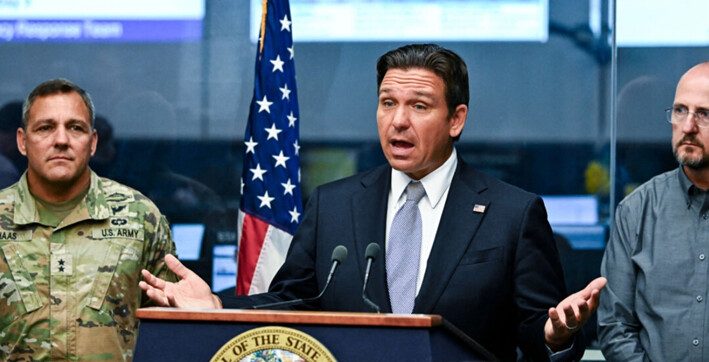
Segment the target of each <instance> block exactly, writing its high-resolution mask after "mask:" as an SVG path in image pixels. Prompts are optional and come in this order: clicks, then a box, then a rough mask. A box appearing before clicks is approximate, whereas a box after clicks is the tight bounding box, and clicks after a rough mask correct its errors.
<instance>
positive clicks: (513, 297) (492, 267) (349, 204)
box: [141, 44, 605, 360]
mask: <svg viewBox="0 0 709 362" xmlns="http://www.w3.org/2000/svg"><path fill="white" fill-rule="evenodd" d="M377 83H378V93H379V105H378V108H377V125H378V130H379V139H380V142H381V147H382V150H383V151H384V155H385V156H386V158H387V160H388V164H387V165H383V166H380V167H378V168H375V169H373V170H370V171H366V172H363V173H361V174H358V175H355V176H351V177H348V178H345V179H342V180H339V181H335V182H332V183H329V184H326V185H323V186H320V187H318V188H317V189H316V190H315V191H314V192H313V194H312V196H311V197H310V200H309V203H308V206H307V207H306V209H305V216H304V219H303V222H302V223H301V225H300V227H299V228H298V231H297V232H296V234H295V236H294V238H293V241H292V243H291V246H290V250H289V251H288V255H287V257H286V261H285V263H284V264H283V266H282V267H281V269H280V270H279V271H278V273H277V274H276V276H275V277H274V279H273V281H272V283H271V286H270V289H269V292H268V293H264V294H258V295H252V296H235V297H229V298H225V299H224V300H223V304H224V306H225V307H229V308H246V307H253V306H254V305H262V304H264V303H266V304H268V303H278V302H279V301H284V302H286V303H287V301H290V300H298V299H305V298H309V299H308V300H309V302H308V303H305V304H301V305H299V306H298V308H299V309H316V310H326V311H352V312H371V311H372V310H373V307H374V308H381V311H383V312H394V313H417V314H419V313H421V314H439V315H441V316H442V317H443V318H445V319H446V320H448V321H449V322H451V323H452V324H454V325H455V326H457V327H458V328H460V329H461V330H462V331H463V332H465V333H466V334H467V335H469V336H470V337H472V338H473V339H474V340H476V341H477V342H478V343H480V344H481V345H482V346H484V347H485V348H486V349H488V350H489V351H490V352H492V353H493V354H494V355H495V356H497V357H498V358H499V359H501V360H515V359H516V357H517V355H516V347H517V346H519V348H520V349H521V350H522V352H523V353H524V355H525V357H526V358H528V359H531V360H549V359H550V358H552V359H555V360H556V359H563V360H566V359H576V360H578V359H580V357H581V355H582V354H583V350H584V347H585V343H584V341H583V337H582V336H580V333H579V335H578V336H577V335H576V333H575V332H577V331H578V330H579V327H581V325H583V324H584V323H585V322H586V320H587V319H588V318H589V317H590V315H591V314H592V313H593V311H594V310H595V309H596V308H597V307H598V295H599V290H600V289H602V288H603V286H604V285H605V279H603V278H599V279H596V280H594V281H592V282H591V283H590V284H589V285H588V286H587V287H586V288H585V289H584V290H582V291H580V292H578V293H575V294H572V295H571V296H569V297H567V298H565V299H564V296H565V295H566V291H565V287H564V280H563V275H562V270H561V266H560V263H559V256H558V252H557V250H556V246H555V243H554V239H553V237H552V232H551V228H550V226H549V223H548V222H547V219H546V211H545V209H544V205H543V203H542V200H541V199H540V198H539V197H538V196H536V195H533V194H531V193H528V192H526V191H523V190H521V189H518V188H516V187H514V186H511V185H508V184H505V183H503V182H501V181H499V180H497V179H494V178H492V177H490V176H487V175H485V174H483V173H481V172H479V171H477V170H475V169H473V168H472V167H470V166H468V165H466V164H465V162H463V160H462V159H460V158H459V157H458V155H457V153H456V150H455V148H454V147H453V144H454V142H455V141H456V140H457V139H458V138H459V137H460V134H461V132H462V130H463V126H464V125H465V121H466V117H467V113H468V101H469V87H468V72H467V67H466V65H465V62H464V61H463V60H462V59H461V58H460V57H459V56H458V55H457V54H455V53H453V52H452V51H450V50H447V49H444V48H441V47H439V46H437V45H432V44H423V45H408V46H404V47H401V48H398V49H395V50H392V51H390V52H388V53H386V54H384V55H383V56H382V57H381V58H380V59H379V61H378V63H377ZM372 242H374V243H377V244H378V245H379V246H380V247H381V248H382V249H384V250H385V251H386V252H385V253H384V255H383V257H382V258H381V261H379V262H375V263H374V264H373V266H372V269H371V280H370V281H369V283H368V285H367V287H366V288H367V289H366V295H367V296H368V297H369V298H363V295H364V294H365V293H364V292H363V289H364V288H363V285H364V276H365V269H366V268H365V265H366V264H367V263H366V262H365V260H364V258H362V259H360V260H355V261H350V262H347V263H342V265H341V266H340V270H338V272H337V278H336V280H335V281H334V282H333V283H332V285H331V287H330V289H329V290H327V291H326V292H325V293H324V294H322V297H321V298H317V299H316V298H311V297H313V296H316V295H318V294H319V293H320V292H321V291H322V290H323V289H324V287H325V284H326V283H327V282H328V279H329V278H330V275H331V274H332V273H331V272H330V271H331V270H334V268H333V267H331V264H336V263H332V262H331V259H330V255H331V253H332V251H333V249H335V248H336V247H337V246H338V245H344V246H345V247H346V248H347V249H349V250H350V252H351V253H355V255H364V254H365V249H366V248H367V246H368V244H370V243H372ZM368 254H369V253H368ZM353 259H354V258H353ZM357 259H359V258H357ZM340 261H341V260H340ZM166 263H167V265H168V266H169V267H170V268H171V269H172V270H173V271H174V272H175V273H176V274H177V275H178V276H180V277H181V278H182V280H181V281H180V282H178V283H169V282H164V281H162V280H161V279H158V278H155V277H153V276H152V275H150V274H149V273H147V272H144V273H143V274H144V277H145V279H146V282H141V288H143V290H145V291H146V292H147V294H148V296H150V297H151V298H152V299H153V300H155V301H157V302H158V303H159V304H162V305H165V306H176V307H193V308H215V307H220V303H219V299H218V298H217V297H216V296H213V295H212V294H211V291H210V288H209V286H208V285H207V284H206V283H205V282H204V281H202V280H201V279H200V278H199V277H198V276H197V275H196V274H194V273H192V272H191V271H189V270H188V269H187V268H185V267H184V266H182V265H181V264H180V263H179V261H177V259H175V258H172V257H169V256H168V257H166ZM365 299H371V303H368V302H365ZM562 299H563V300H562Z"/></svg>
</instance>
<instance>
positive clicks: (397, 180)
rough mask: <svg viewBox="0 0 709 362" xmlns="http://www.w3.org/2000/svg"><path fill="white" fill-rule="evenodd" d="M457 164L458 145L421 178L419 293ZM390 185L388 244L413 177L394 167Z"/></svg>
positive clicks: (417, 284)
mask: <svg viewBox="0 0 709 362" xmlns="http://www.w3.org/2000/svg"><path fill="white" fill-rule="evenodd" d="M457 166H458V157H457V153H456V150H455V148H453V152H451V155H450V157H448V160H446V162H444V163H443V164H442V165H441V166H440V167H438V168H437V169H435V170H434V171H433V172H431V173H429V174H428V175H426V176H425V177H423V178H422V179H421V180H419V181H421V184H423V188H424V190H426V195H424V197H422V198H421V200H420V201H419V204H418V206H419V211H420V212H421V255H420V259H419V271H418V276H417V278H416V294H417V295H418V292H419V290H420V289H421V283H422V282H423V276H424V274H425V272H426V263H427V261H428V256H429V255H430V254H431V248H432V247H433V240H434V239H435V238H436V231H437V230H438V224H439V223H440V221H441V215H442V214H443V208H444V206H445V204H446V199H447V198H448V190H449V189H450V185H451V181H452V180H453V174H454V173H455V169H456V167H457ZM391 171H392V172H391V187H390V188H389V201H388V204H387V230H386V243H387V245H388V244H389V231H390V230H391V223H392V221H393V220H394V215H396V212H397V211H398V210H399V208H401V206H403V205H404V202H406V195H405V194H404V191H405V190H406V186H407V185H408V184H409V182H411V181H412V179H411V178H410V177H409V176H407V175H406V174H405V173H403V172H401V171H398V170H395V169H392V170H391Z"/></svg>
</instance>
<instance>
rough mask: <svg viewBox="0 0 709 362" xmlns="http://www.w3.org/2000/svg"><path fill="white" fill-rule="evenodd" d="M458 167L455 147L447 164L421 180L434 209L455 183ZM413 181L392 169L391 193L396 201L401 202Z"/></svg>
mask: <svg viewBox="0 0 709 362" xmlns="http://www.w3.org/2000/svg"><path fill="white" fill-rule="evenodd" d="M457 166H458V153H457V152H456V150H455V147H454V148H453V152H451V155H450V156H449V157H448V159H447V160H446V162H444V163H443V164H442V165H441V166H440V167H438V168H437V169H435V170H433V172H431V173H429V174H428V175H426V176H424V177H423V178H422V179H421V180H419V181H421V184H423V189H424V190H426V197H428V200H429V202H430V203H431V207H432V208H435V207H436V205H438V202H439V201H441V198H442V197H443V194H445V192H446V190H448V187H449V186H450V184H451V181H453V174H454V173H455V169H456V167H457ZM411 181H412V179H411V178H410V177H409V176H407V175H406V174H405V173H403V172H401V171H399V170H395V169H393V168H392V169H391V193H392V195H394V197H395V198H396V200H399V199H400V198H401V197H402V196H403V194H404V190H405V189H406V186H407V185H408V184H409V182H411Z"/></svg>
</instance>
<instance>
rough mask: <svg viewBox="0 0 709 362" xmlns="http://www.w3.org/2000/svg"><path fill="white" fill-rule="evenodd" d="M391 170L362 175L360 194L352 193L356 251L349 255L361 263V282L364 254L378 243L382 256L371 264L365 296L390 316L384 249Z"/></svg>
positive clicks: (383, 167)
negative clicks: (368, 248) (371, 245)
mask: <svg viewBox="0 0 709 362" xmlns="http://www.w3.org/2000/svg"><path fill="white" fill-rule="evenodd" d="M390 185H391V168H390V167H388V165H387V166H382V167H378V168H376V169H374V170H373V171H372V172H370V173H367V174H365V175H364V176H363V177H362V179H361V186H362V188H361V189H360V190H357V191H356V192H354V193H352V210H353V213H352V225H353V226H354V234H355V237H354V240H355V249H356V250H353V252H355V253H356V255H352V257H353V258H356V259H357V260H358V261H359V263H360V271H361V278H362V279H364V273H365V269H366V266H367V264H366V262H365V260H364V252H365V250H366V248H367V245H369V243H372V242H375V243H378V244H379V246H380V247H381V253H380V254H379V256H378V257H377V259H376V261H375V262H374V263H373V264H372V269H371V270H370V274H369V282H368V284H367V296H368V297H369V299H371V300H372V301H374V302H375V303H376V304H377V305H379V308H381V311H382V312H391V306H390V304H389V292H388V291H387V284H386V272H385V268H384V255H385V251H384V250H385V249H384V246H385V245H386V243H385V240H384V238H385V237H386V217H387V215H386V213H387V200H388V196H389V188H390Z"/></svg>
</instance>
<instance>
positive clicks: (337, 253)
mask: <svg viewBox="0 0 709 362" xmlns="http://www.w3.org/2000/svg"><path fill="white" fill-rule="evenodd" d="M345 259H347V248H346V247H344V246H343V245H338V246H336V247H335V249H334V250H333V251H332V267H330V274H328V275H327V280H326V281H325V286H324V287H323V288H322V290H321V291H320V294H318V295H316V296H314V297H311V298H305V299H303V298H300V299H293V300H284V301H280V302H274V303H266V304H259V305H255V306H252V307H251V309H268V308H273V307H286V306H291V305H298V304H305V303H310V302H313V301H316V300H318V299H320V297H322V296H323V294H325V290H327V287H328V286H329V285H330V280H332V276H333V275H335V271H336V270H337V267H338V266H340V264H342V263H344V262H345Z"/></svg>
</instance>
